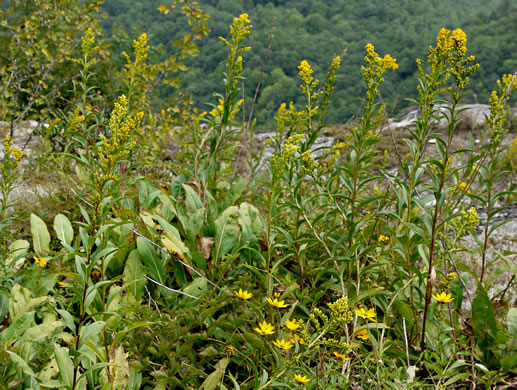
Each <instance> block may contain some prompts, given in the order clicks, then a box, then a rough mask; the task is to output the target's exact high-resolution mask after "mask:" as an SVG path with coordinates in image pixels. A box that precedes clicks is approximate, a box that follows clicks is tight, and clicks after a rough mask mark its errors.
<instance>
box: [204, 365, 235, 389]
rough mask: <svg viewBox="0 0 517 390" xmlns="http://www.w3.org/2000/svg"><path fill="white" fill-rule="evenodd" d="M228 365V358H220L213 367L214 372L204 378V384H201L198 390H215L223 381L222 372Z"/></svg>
mask: <svg viewBox="0 0 517 390" xmlns="http://www.w3.org/2000/svg"><path fill="white" fill-rule="evenodd" d="M228 363H230V358H227V357H225V358H222V359H221V360H219V362H217V364H216V365H215V371H214V372H212V373H211V374H210V375H208V376H207V377H206V379H205V380H204V382H203V383H202V384H201V387H200V388H199V389H200V390H216V389H217V388H218V386H219V384H220V383H221V381H222V380H223V377H224V372H225V371H226V367H227V366H228Z"/></svg>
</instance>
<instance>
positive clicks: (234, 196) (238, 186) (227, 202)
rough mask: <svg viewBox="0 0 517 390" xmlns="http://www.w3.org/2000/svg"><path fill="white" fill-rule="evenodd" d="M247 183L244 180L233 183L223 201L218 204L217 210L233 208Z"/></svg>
mask: <svg viewBox="0 0 517 390" xmlns="http://www.w3.org/2000/svg"><path fill="white" fill-rule="evenodd" d="M247 183H248V181H247V180H246V179H241V180H239V181H238V182H237V183H235V184H234V185H233V186H232V188H230V191H228V192H227V193H226V196H225V198H224V200H223V201H222V202H221V204H220V209H219V210H225V209H226V208H228V207H230V206H233V205H234V204H235V202H237V200H239V198H240V197H241V195H242V193H243V192H244V190H245V188H246V184H247Z"/></svg>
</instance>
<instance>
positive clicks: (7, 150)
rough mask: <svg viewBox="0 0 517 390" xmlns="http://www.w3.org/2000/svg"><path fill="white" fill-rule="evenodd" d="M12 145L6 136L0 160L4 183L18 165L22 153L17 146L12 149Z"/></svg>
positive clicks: (9, 138)
mask: <svg viewBox="0 0 517 390" xmlns="http://www.w3.org/2000/svg"><path fill="white" fill-rule="evenodd" d="M12 145H13V143H12V142H11V137H9V136H8V135H6V136H5V139H4V142H3V146H4V157H3V158H2V159H1V160H0V166H1V168H2V178H3V180H4V181H5V180H6V179H7V178H8V177H11V176H12V175H13V173H14V170H15V169H16V168H17V167H18V165H20V160H21V158H22V156H23V152H22V151H21V150H20V149H18V147H17V146H14V147H13V146H12Z"/></svg>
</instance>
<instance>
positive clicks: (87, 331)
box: [79, 321, 106, 348]
mask: <svg viewBox="0 0 517 390" xmlns="http://www.w3.org/2000/svg"><path fill="white" fill-rule="evenodd" d="M104 326H106V323H105V322H104V321H96V322H92V323H91V324H88V325H85V326H83V328H82V329H81V338H80V341H81V343H80V344H81V345H83V344H84V343H85V342H87V341H88V340H89V339H91V338H93V337H95V336H97V335H98V334H99V332H100V331H101V330H102V329H103V328H104ZM79 348H80V347H79Z"/></svg>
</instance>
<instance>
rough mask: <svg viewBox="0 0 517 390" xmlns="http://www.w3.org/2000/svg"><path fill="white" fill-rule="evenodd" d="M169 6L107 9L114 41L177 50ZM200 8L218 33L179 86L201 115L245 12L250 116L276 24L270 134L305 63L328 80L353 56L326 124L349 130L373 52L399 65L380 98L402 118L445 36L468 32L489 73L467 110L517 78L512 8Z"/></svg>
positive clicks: (480, 76)
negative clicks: (338, 58) (228, 33)
mask: <svg viewBox="0 0 517 390" xmlns="http://www.w3.org/2000/svg"><path fill="white" fill-rule="evenodd" d="M162 3H166V2H163V1H160V0H152V1H151V0H149V1H145V2H142V1H129V0H108V1H106V3H105V6H104V9H105V11H106V12H107V14H108V18H107V19H105V20H104V21H103V25H104V26H105V27H106V30H107V32H108V34H110V33H111V34H113V35H114V36H118V37H120V36H121V35H120V34H121V31H126V32H128V33H130V36H134V35H135V34H136V33H137V32H138V31H146V32H147V33H148V34H149V39H150V42H152V43H154V44H161V45H164V46H165V47H170V42H172V41H174V40H176V39H178V37H179V35H180V34H181V31H182V29H183V28H184V25H183V24H182V23H181V22H179V21H178V19H177V18H171V17H170V15H169V16H166V15H160V14H159V13H158V12H157V11H156V9H157V8H158V6H159V5H160V4H162ZM200 4H201V6H202V8H203V9H204V10H205V11H206V12H207V13H208V14H209V15H210V16H211V18H210V20H209V21H208V25H209V27H210V29H211V30H212V32H211V34H210V36H209V37H208V38H207V39H206V40H203V41H201V42H200V44H199V48H200V55H199V56H198V57H196V58H195V59H193V60H191V61H187V63H188V65H189V70H188V71H186V72H185V73H184V74H182V76H181V79H182V81H183V84H184V86H185V89H186V90H187V91H189V92H190V93H191V94H192V96H193V97H194V100H195V101H196V103H198V104H199V105H200V104H201V103H202V102H205V101H208V100H210V99H211V93H212V92H211V91H213V90H214V89H215V88H216V87H217V83H218V80H219V78H220V73H221V72H222V71H223V66H224V64H223V63H224V59H225V53H224V45H223V44H222V43H221V42H220V41H219V39H218V37H219V36H222V35H224V32H225V29H226V26H227V25H228V24H229V23H230V22H231V20H232V18H233V15H234V14H235V12H241V11H243V10H246V12H247V13H248V14H249V15H250V18H251V19H252V20H253V25H254V29H253V32H252V35H251V37H250V40H249V43H248V44H249V45H250V46H251V47H252V48H253V51H252V52H250V53H249V54H248V55H245V56H244V61H245V65H246V68H247V69H246V71H245V72H244V73H243V76H244V77H246V80H245V82H244V89H245V95H246V97H247V99H246V106H247V107H248V108H249V107H250V104H251V101H252V97H253V96H254V93H255V87H256V85H257V83H258V81H259V79H260V74H261V68H262V66H263V63H264V60H265V58H266V56H267V53H268V41H269V31H270V27H271V24H272V23H273V21H274V37H273V41H272V45H271V50H270V53H269V60H268V63H267V66H266V67H265V72H264V76H263V78H262V88H261V90H260V91H259V95H258V101H257V106H256V111H255V112H256V114H257V115H256V117H257V120H258V122H259V124H261V125H267V127H268V128H271V127H272V126H273V121H272V118H273V117H274V113H275V112H276V110H277V109H278V107H279V105H280V104H281V103H282V102H284V101H285V102H287V103H289V101H294V102H295V103H298V102H299V101H300V100H299V99H300V97H299V95H298V94H297V91H298V84H299V82H298V80H297V78H296V77H297V75H296V72H295V71H294V70H293V67H292V64H295V63H299V62H300V61H301V60H302V59H307V60H308V61H310V63H311V64H313V66H314V69H315V70H316V71H317V72H326V70H327V69H326V66H327V63H326V61H327V58H329V57H331V56H334V55H339V54H341V53H342V52H343V50H345V49H346V50H347V52H346V53H347V54H346V56H345V57H344V59H343V65H342V67H341V69H340V70H339V73H338V74H337V80H336V84H335V87H336V88H335V97H334V99H333V101H332V105H331V107H330V111H329V116H328V120H329V122H330V123H345V122H347V121H348V120H349V119H350V117H351V116H353V115H357V114H358V112H359V110H360V102H359V100H358V99H357V98H358V97H359V96H361V94H362V93H363V90H362V86H361V84H360V83H358V82H357V80H358V79H359V77H360V65H361V63H362V60H363V48H364V45H365V44H366V43H367V42H372V43H373V44H374V45H375V47H378V48H379V50H380V51H381V52H386V53H392V54H393V55H395V56H396V57H397V58H401V61H400V64H399V65H400V68H399V69H398V71H397V72H396V73H395V74H393V75H391V76H390V77H389V79H388V80H386V84H385V86H384V87H383V89H382V94H383V98H384V100H385V102H386V103H388V109H389V110H390V112H391V110H394V114H397V113H400V112H401V111H402V109H403V108H404V107H407V105H408V104H409V103H408V102H407V101H406V100H404V98H402V96H404V97H415V96H416V95H415V91H416V79H417V77H418V74H417V67H416V63H415V62H414V58H417V57H423V56H425V55H426V47H427V45H428V43H429V42H430V41H431V40H432V39H433V37H434V36H435V34H436V31H438V30H439V29H440V28H441V27H443V26H445V27H449V28H450V27H454V28H458V27H460V28H462V29H463V30H464V31H465V32H466V33H467V34H468V35H469V37H472V38H471V42H469V46H470V48H471V53H472V54H474V55H475V56H476V57H477V58H478V60H479V61H480V63H482V66H483V68H482V71H481V72H479V73H477V74H475V75H474V76H473V80H472V83H471V85H470V86H469V89H468V90H467V91H466V92H467V93H468V101H470V102H475V101H476V99H477V100H478V101H486V100H487V99H488V93H489V91H490V88H491V86H492V85H494V82H495V80H497V79H498V78H499V77H500V76H501V75H502V74H503V73H511V72H513V71H515V70H516V69H517V58H516V56H515V52H516V51H517V42H516V41H515V39H514V32H515V30H516V29H517V4H516V3H515V2H512V1H509V0H504V1H502V0H492V1H482V0H473V1H453V2H451V1H447V0H438V1H430V0H427V1H422V0H409V1H403V2H401V1H398V0H387V1H382V2H380V3H379V2H378V1H374V0H356V1H349V0H332V1H330V0H319V1H312V0H311V1H309V0H305V1H253V0H240V1H233V0H220V1H219V0H214V1H208V0H204V1H200ZM169 92H170V91H169ZM166 94H167V92H165V95H166ZM474 94H475V95H476V96H475V97H474Z"/></svg>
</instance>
